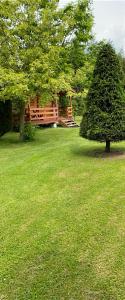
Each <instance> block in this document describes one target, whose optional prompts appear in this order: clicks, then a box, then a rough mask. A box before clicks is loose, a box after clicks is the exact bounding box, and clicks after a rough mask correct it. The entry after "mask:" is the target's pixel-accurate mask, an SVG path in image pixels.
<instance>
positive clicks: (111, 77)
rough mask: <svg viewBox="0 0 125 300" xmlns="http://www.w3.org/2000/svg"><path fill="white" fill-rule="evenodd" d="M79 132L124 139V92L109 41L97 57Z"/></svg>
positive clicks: (92, 136) (104, 138)
mask: <svg viewBox="0 0 125 300" xmlns="http://www.w3.org/2000/svg"><path fill="white" fill-rule="evenodd" d="M80 135H81V136H82V137H84V138H87V139H89V140H96V141H99V142H106V148H105V151H106V152H110V143H111V142H118V141H120V140H124V139H125V94H124V76H123V71H122V67H121V64H120V61H119V58H118V55H117V54H116V52H115V50H114V48H113V47H112V45H111V44H109V43H107V44H104V45H103V46H102V47H101V49H100V51H99V54H98V56H97V61H96V64H95V69H94V72H93V79H92V84H91V86H90V89H89V92H88V95H87V99H86V111H85V113H84V115H83V119H82V122H81V126H80Z"/></svg>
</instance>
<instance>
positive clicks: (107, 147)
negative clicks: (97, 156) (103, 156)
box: [105, 141, 110, 153]
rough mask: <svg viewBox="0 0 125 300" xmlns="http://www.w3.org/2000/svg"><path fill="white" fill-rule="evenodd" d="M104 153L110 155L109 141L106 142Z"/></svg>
mask: <svg viewBox="0 0 125 300" xmlns="http://www.w3.org/2000/svg"><path fill="white" fill-rule="evenodd" d="M105 152H106V153H110V141H106V147H105Z"/></svg>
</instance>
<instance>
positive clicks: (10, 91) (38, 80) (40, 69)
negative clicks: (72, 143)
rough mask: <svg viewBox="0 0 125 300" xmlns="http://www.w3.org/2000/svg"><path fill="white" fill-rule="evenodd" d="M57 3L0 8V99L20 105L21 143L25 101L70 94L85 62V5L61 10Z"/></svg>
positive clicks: (12, 3) (13, 2)
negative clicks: (64, 93)
mask: <svg viewBox="0 0 125 300" xmlns="http://www.w3.org/2000/svg"><path fill="white" fill-rule="evenodd" d="M58 2H59V1H58V0H51V1H49V0H37V1H36V0H32V1H31V0H25V1H24V0H9V1H8V0H2V2H1V4H0V23H1V25H2V30H0V36H1V41H0V52H1V56H0V67H1V69H0V100H7V99H8V98H9V99H11V100H12V101H18V103H20V105H19V106H20V137H21V139H23V129H24V109H25V103H26V102H27V101H28V99H29V97H30V96H33V95H36V94H38V95H39V96H40V95H42V102H43V103H46V101H47V100H49V99H51V98H52V97H54V96H55V97H56V95H57V94H58V92H59V91H60V90H65V91H68V92H70V91H71V89H72V78H73V76H74V72H76V70H77V69H78V68H79V66H81V65H82V64H83V63H81V61H84V54H85V53H84V50H85V48H86V44H87V41H88V40H89V38H90V30H91V27H92V19H91V13H90V12H89V1H87V0H86V1H84V0H79V1H78V3H77V4H72V5H70V6H67V7H66V8H64V9H59V7H58ZM76 46H77V47H76ZM75 49H76V56H74V55H75ZM73 53H74V54H73ZM77 59H78V61H77V67H76V64H74V62H75V61H76V60H77Z"/></svg>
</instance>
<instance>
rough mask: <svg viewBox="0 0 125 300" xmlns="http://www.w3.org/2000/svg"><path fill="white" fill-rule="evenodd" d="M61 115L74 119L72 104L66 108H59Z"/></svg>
mask: <svg viewBox="0 0 125 300" xmlns="http://www.w3.org/2000/svg"><path fill="white" fill-rule="evenodd" d="M59 117H64V118H67V119H72V118H73V117H72V106H68V107H66V108H65V109H63V108H60V109H59Z"/></svg>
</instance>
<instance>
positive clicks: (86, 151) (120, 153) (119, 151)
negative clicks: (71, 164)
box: [72, 145, 125, 158]
mask: <svg viewBox="0 0 125 300" xmlns="http://www.w3.org/2000/svg"><path fill="white" fill-rule="evenodd" d="M72 153H73V154H74V155H76V156H81V157H83V156H85V157H93V158H117V157H118V158H125V146H123V147H117V146H112V147H111V152H110V153H106V152H105V145H101V146H100V145H99V146H98V145H97V146H91V145H90V146H89V145H86V146H83V147H78V146H74V147H73V148H72Z"/></svg>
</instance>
